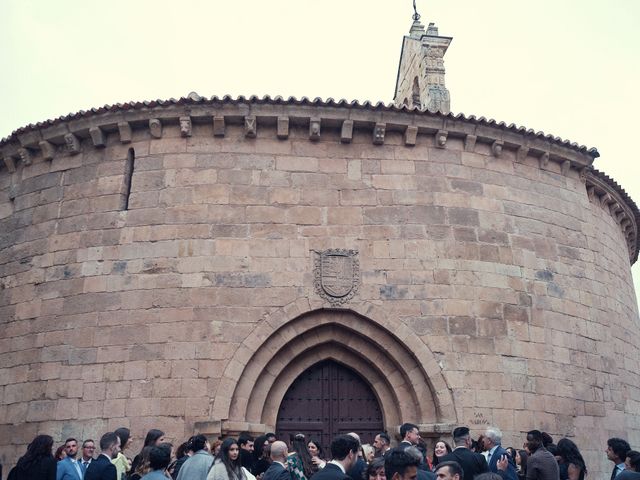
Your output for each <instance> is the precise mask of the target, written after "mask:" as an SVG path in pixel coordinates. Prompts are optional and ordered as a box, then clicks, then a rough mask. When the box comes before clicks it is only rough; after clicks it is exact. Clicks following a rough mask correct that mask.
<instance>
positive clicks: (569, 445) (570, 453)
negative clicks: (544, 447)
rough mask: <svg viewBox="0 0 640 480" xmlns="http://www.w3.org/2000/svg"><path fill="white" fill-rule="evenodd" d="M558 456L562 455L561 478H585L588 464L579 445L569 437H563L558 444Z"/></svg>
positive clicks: (565, 479) (563, 479) (580, 479)
mask: <svg viewBox="0 0 640 480" xmlns="http://www.w3.org/2000/svg"><path fill="white" fill-rule="evenodd" d="M556 456H557V457H560V461H559V462H558V463H559V464H560V465H559V466H560V480H584V477H585V476H586V475H587V466H586V464H585V463H584V458H582V454H581V453H580V450H578V446H577V445H576V444H575V443H573V442H572V441H571V440H569V439H568V438H563V439H561V440H560V441H559V442H558V445H556Z"/></svg>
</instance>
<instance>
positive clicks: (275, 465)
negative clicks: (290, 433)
mask: <svg viewBox="0 0 640 480" xmlns="http://www.w3.org/2000/svg"><path fill="white" fill-rule="evenodd" d="M288 454H289V450H288V449H287V444H286V443H284V442H281V441H279V440H277V441H275V442H273V443H272V444H271V461H272V463H271V466H270V467H269V468H268V469H267V471H266V472H264V475H263V477H262V480H291V475H290V474H289V471H288V470H287V455H288Z"/></svg>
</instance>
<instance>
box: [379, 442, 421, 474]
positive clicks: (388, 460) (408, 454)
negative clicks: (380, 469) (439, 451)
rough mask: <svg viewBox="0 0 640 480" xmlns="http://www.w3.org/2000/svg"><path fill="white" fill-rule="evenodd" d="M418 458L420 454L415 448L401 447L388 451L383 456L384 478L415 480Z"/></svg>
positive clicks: (418, 463)
mask: <svg viewBox="0 0 640 480" xmlns="http://www.w3.org/2000/svg"><path fill="white" fill-rule="evenodd" d="M413 450H415V452H414V451H413ZM420 457H421V455H420V452H419V451H418V450H417V449H416V448H415V447H405V446H402V445H401V446H398V448H394V449H393V450H390V451H389V452H388V453H387V454H386V455H385V456H384V474H385V477H386V478H387V480H416V479H417V478H418V466H419V465H420Z"/></svg>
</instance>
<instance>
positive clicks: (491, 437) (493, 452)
mask: <svg viewBox="0 0 640 480" xmlns="http://www.w3.org/2000/svg"><path fill="white" fill-rule="evenodd" d="M483 441H484V448H485V450H487V451H488V452H489V456H488V459H487V462H488V464H489V470H490V471H491V472H493V473H497V474H498V475H500V476H501V477H502V478H503V480H518V473H517V471H516V466H515V463H514V459H513V458H511V457H510V456H509V454H508V453H507V451H506V450H505V449H504V448H502V445H501V444H500V443H501V442H502V432H501V431H500V430H499V429H497V428H495V427H489V428H487V431H486V432H485V434H484V440H483Z"/></svg>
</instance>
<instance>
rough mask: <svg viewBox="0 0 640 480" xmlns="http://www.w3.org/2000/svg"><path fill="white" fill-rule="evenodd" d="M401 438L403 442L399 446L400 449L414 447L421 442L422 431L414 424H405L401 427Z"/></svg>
mask: <svg viewBox="0 0 640 480" xmlns="http://www.w3.org/2000/svg"><path fill="white" fill-rule="evenodd" d="M400 436H401V437H402V441H401V442H400V444H399V445H398V446H399V447H413V446H416V445H417V444H418V440H420V430H419V429H418V426H417V425H414V424H413V423H403V424H402V425H401V426H400Z"/></svg>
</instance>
